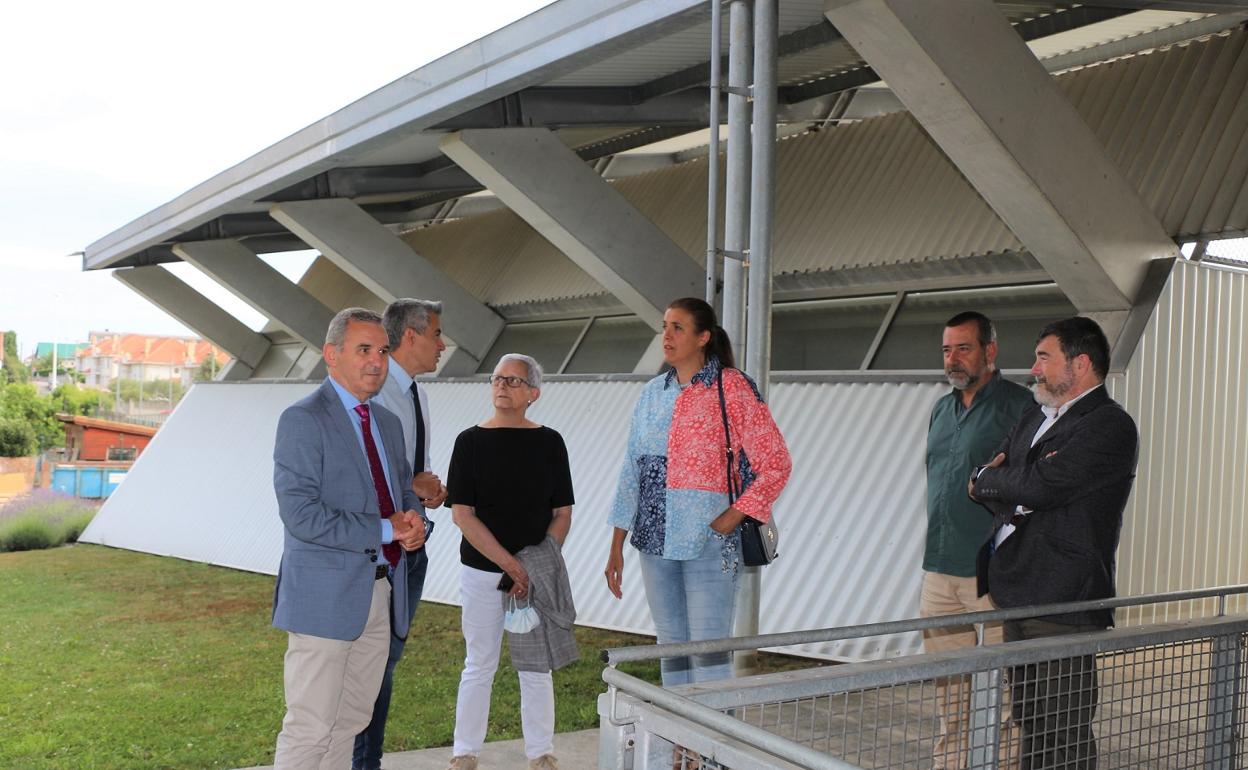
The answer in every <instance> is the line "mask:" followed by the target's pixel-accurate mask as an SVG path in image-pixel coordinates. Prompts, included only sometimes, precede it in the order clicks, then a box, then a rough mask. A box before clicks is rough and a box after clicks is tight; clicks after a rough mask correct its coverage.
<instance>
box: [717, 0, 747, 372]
mask: <svg viewBox="0 0 1248 770" xmlns="http://www.w3.org/2000/svg"><path fill="white" fill-rule="evenodd" d="M750 15H751V13H750V4H749V3H747V2H745V0H733V2H732V4H731V5H729V6H728V36H729V40H730V47H729V49H728V88H729V93H728V160H727V168H726V172H725V174H724V177H725V186H724V251H725V252H727V253H728V254H730V255H731V254H734V253H735V254H738V255H741V254H744V253H745V250H746V244H747V243H748V241H747V238H748V237H749V210H750V182H749V177H750V104H749V102H750V99H749V97H748V96H746V94H747V88H748V86H749V81H750V61H751V60H752V58H753V54H752V51H751V42H752V41H751V40H750V29H751V26H752V24H751V21H750ZM720 324H721V325H722V326H723V327H724V331H726V332H728V339H730V340H732V346H733V348H734V349H736V351H737V353H738V355H740V354H741V353H743V352H744V347H745V345H744V343H745V265H744V263H743V262H742V260H740V259H733V258H731V257H729V258H726V259H724V304H723V313H722V314H721V317H720Z"/></svg>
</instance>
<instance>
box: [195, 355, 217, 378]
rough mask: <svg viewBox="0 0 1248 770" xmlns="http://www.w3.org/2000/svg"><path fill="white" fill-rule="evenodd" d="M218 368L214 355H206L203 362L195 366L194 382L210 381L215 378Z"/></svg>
mask: <svg viewBox="0 0 1248 770" xmlns="http://www.w3.org/2000/svg"><path fill="white" fill-rule="evenodd" d="M219 369H220V367H219V366H217V358H216V356H214V355H210V356H208V357H207V358H205V359H204V361H203V363H201V364H200V365H199V366H197V367H196V368H195V382H212V381H213V380H215V379H216V378H217V371H218V370H219Z"/></svg>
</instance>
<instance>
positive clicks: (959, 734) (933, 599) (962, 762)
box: [919, 572, 1013, 770]
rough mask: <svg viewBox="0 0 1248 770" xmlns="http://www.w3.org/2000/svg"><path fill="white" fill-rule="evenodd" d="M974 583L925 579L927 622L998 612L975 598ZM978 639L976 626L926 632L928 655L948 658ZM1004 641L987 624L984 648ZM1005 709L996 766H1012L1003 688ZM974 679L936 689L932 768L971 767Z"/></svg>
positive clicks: (922, 600)
mask: <svg viewBox="0 0 1248 770" xmlns="http://www.w3.org/2000/svg"><path fill="white" fill-rule="evenodd" d="M975 594H976V584H975V578H973V577H955V576H953V575H944V574H941V573H939V572H924V573H923V590H922V593H921V594H920V596H919V614H920V615H921V616H922V617H925V618H928V617H933V616H936V615H954V614H957V613H960V612H980V611H983V610H991V609H995V608H994V607H993V606H992V602H991V601H990V600H989V598H988V597H987V596H982V597H980V596H976V595H975ZM978 640H979V637H978V634H977V633H976V630H975V626H974V625H965V626H950V627H948V628H941V629H937V630H932V631H924V632H923V651H924V652H944V651H946V650H956V649H959V648H962V647H973V646H975V645H976V644H977V643H978ZM1002 640H1003V636H1002V630H1001V624H1000V623H989V624H988V625H987V626H986V627H985V628H984V644H1000V643H1001V641H1002ZM1002 692H1003V701H1002V704H1001V721H1002V732H1001V737H1000V739H1001V744H1000V745H1001V753H1000V756H999V760H1000V761H999V762H998V766H999V767H1002V768H1005V767H1011V766H1012V765H1011V764H1010V763H1008V762H1006V761H1005V758H1006V757H1008V756H1010V754H1011V752H1013V748H1012V744H1013V740H1012V733H1011V732H1010V728H1011V726H1012V723H1011V722H1010V721H1009V713H1010V710H1009V704H1008V700H1006V699H1005V698H1007V697H1008V696H1007V695H1006V694H1007V693H1008V688H1002ZM971 695H972V692H971V682H970V677H969V676H966V677H951V678H948V679H942V680H939V681H938V682H937V684H936V713H937V718H938V720H939V727H938V732H937V735H936V740H935V742H934V743H933V745H932V766H933V767H934V768H937V770H961V768H964V767H966V766H967V760H968V757H967V753H966V752H967V748H968V741H967V728H968V727H969V725H970V717H971Z"/></svg>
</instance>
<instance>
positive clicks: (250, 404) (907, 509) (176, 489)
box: [82, 382, 943, 658]
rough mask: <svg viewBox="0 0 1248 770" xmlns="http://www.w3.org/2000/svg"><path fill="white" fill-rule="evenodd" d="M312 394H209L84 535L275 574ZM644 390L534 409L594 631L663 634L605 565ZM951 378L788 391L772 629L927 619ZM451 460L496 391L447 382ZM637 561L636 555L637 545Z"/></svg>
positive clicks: (444, 446)
mask: <svg viewBox="0 0 1248 770" xmlns="http://www.w3.org/2000/svg"><path fill="white" fill-rule="evenodd" d="M312 387H313V386H311V385H309V384H306V383H290V384H264V383H255V384H252V383H239V384H218V383H213V384H207V385H201V386H197V387H195V388H194V389H193V390H192V391H191V393H190V394H189V395H188V396H187V397H186V398H185V399H184V400H183V402H182V403H181V405H179V407H178V409H177V411H176V412H175V413H174V414H173V416H172V417H171V418H170V419H169V421H168V422H167V423H166V424H165V426H164V427H163V428H162V429H161V431H160V432H159V433H158V434H157V436H156V440H155V441H154V442H153V444H152V445H151V447H150V448H149V449H148V450H147V451H146V452H145V453H144V454H143V456H142V457H140V458H139V460H138V462H137V463H136V464H135V466H134V468H133V470H132V471H131V472H130V474H129V475H128V477H127V478H126V481H125V482H124V483H123V484H122V485H121V486H120V487H119V488H118V489H117V491H116V492H115V493H114V494H113V496H112V497H111V498H109V500H108V501H107V502H106V503H105V505H104V507H103V509H101V511H100V513H99V514H98V515H97V516H96V519H95V521H93V522H92V524H91V526H90V527H89V528H88V530H87V531H86V533H84V535H83V538H82V539H83V541H84V542H91V543H100V544H104V545H110V546H116V547H119V548H128V549H132V550H138V551H145V552H149V553H156V554H161V555H170V556H176V557H179V558H183V559H190V560H193V561H203V562H208V563H212V564H220V565H224V566H229V567H235V568H239V569H246V570H252V571H256V572H265V573H270V574H272V573H275V572H276V570H277V564H278V560H279V558H280V556H281V543H282V538H281V523H280V521H279V519H278V517H277V511H276V505H277V502H276V499H275V497H274V495H273V490H272V460H271V457H272V440H271V437H272V436H273V433H274V431H275V430H276V426H277V418H278V415H279V414H280V413H281V411H282V409H284V408H285V407H286V406H287V405H289V404H290V403H292V402H294V401H295V400H297V399H298V398H299V397H301V396H302V395H304V394H305V393H307V392H309V391H310V390H311V388H312ZM640 387H641V384H640V383H638V382H553V383H548V384H547V386H546V387H545V388H544V389H543V393H542V398H541V399H540V400H539V401H538V403H537V404H536V405H534V407H533V412H532V416H533V417H534V418H535V419H537V420H538V421H541V422H543V423H546V424H548V425H551V426H552V427H554V428H556V429H558V430H559V431H560V432H561V433H563V435H564V438H565V440H566V441H567V443H568V448H569V455H570V457H571V463H572V473H573V479H574V483H575V488H576V496H577V505H576V509H575V520H574V525H573V528H572V536H571V538H570V540H569V543H568V547H567V549H566V554H567V558H568V566H569V569H570V571H571V574H572V582H573V586H574V592H575V595H576V603H577V607H578V609H579V611H580V620H581V622H583V623H586V624H589V625H595V626H604V627H610V628H618V629H625V630H630V631H638V632H642V633H649V632H652V626H651V624H650V620H649V612H648V610H647V608H646V606H645V602H644V595H643V592H642V587H641V580H640V576H639V574H638V570H637V562H636V555H635V553H630V555H628V556H627V557H626V572H625V575H626V577H625V586H624V594H625V595H624V599H623V601H619V602H617V601H616V600H615V599H614V598H613V597H612V596H611V595H610V593H609V592H608V591H607V590H606V586H605V584H604V583H603V579H602V568H603V565H604V564H605V562H606V555H607V544H608V542H609V538H610V530H609V529H608V527H607V526H606V523H605V522H606V512H607V507H608V506H609V505H610V502H611V498H612V495H613V494H614V490H615V481H616V477H617V474H618V472H619V463H620V459H621V457H622V455H623V451H624V443H625V440H626V437H627V430H628V419H629V416H630V415H631V412H632V406H633V403H634V401H635V400H636V396H637V393H638V391H639V390H640ZM942 391H943V387H941V386H940V385H938V384H934V383H909V384H866V383H835V384H834V383H777V384H775V385H774V386H773V388H772V399H773V403H774V404H775V405H776V419H777V421H778V422H779V423H780V426H781V429H782V430H783V431H784V433H785V436H786V437H787V439H788V441H789V444H790V447H791V450H792V453H793V457H794V472H793V477H792V481H791V483H790V485H789V488H788V489H787V490H786V492H785V494H784V496H783V498H782V499H781V502H780V504H779V506H778V508H777V511H778V521H780V522H781V525H782V527H783V535H782V537H783V543H782V547H781V549H780V550H781V552H782V554H783V556H782V558H781V559H780V560H779V561H777V562H776V564H774V565H772V566H771V567H768V568H767V571H766V573H765V574H766V577H765V580H764V589H763V607H764V608H765V609H764V611H763V614H762V622H761V628H762V630H763V631H764V632H767V631H783V630H791V629H798V628H819V627H823V626H831V625H841V624H848V623H861V622H867V621H872V620H885V619H893V618H898V617H904V616H909V615H912V614H914V613H915V612H916V610H917V604H918V584H919V561H920V557H921V554H922V547H923V545H922V544H923V532H924V524H923V522H924V512H923V465H922V464H923V457H922V453H923V447H924V431H925V430H926V425H927V415H928V410H929V409H930V408H931V404H932V402H933V401H935V399H936V398H937V396H938V395H939V393H941V392H942ZM429 392H430V402H431V404H432V405H433V407H432V408H433V409H434V426H433V435H432V437H431V438H432V449H433V464H434V467H435V468H437V469H440V470H444V469H445V468H446V467H447V462H448V460H449V458H450V452H451V448H452V445H453V443H454V434H455V433H457V432H458V431H459V430H460V429H462V428H463V427H466V426H468V425H471V424H474V423H476V422H478V421H480V420H482V419H484V418H485V417H486V416H487V415H488V412H489V404H488V390H487V388H486V386H485V385H484V384H477V383H473V384H465V383H439V382H434V383H431V384H430V386H429ZM434 519H435V520H436V521H438V523H439V529H438V531H437V533H436V534H435V535H434V539H433V541H432V545H431V547H430V556H431V565H430V571H429V577H428V583H427V586H426V589H425V596H426V597H427V598H429V599H430V600H433V601H441V602H451V603H454V602H456V601H457V596H458V589H457V569H458V563H459V557H458V553H459V550H458V540H459V534H458V530H456V528H455V526H454V524H453V523H452V522H451V520H450V512H449V511H447V510H445V509H443V510H441V511H438V512H437V513H435V514H434ZM629 550H630V551H631V549H629ZM915 645H916V640H915V639H914V638H910V637H906V638H900V637H899V638H895V639H892V640H890V641H889V642H888V643H887V644H881V643H879V642H875V641H854V642H848V643H845V644H844V645H832V646H820V647H810V648H807V649H806V650H805V652H807V653H808V654H814V655H820V656H835V657H849V658H859V657H876V656H882V655H895V654H899V653H901V652H903V651H909V650H913V649H914V647H915Z"/></svg>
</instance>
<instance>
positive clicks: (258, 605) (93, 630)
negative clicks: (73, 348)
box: [0, 545, 810, 770]
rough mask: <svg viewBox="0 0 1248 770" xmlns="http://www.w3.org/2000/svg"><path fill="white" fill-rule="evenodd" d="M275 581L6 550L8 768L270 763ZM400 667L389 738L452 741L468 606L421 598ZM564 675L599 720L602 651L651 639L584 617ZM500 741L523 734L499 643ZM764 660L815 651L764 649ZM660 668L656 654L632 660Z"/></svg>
mask: <svg viewBox="0 0 1248 770" xmlns="http://www.w3.org/2000/svg"><path fill="white" fill-rule="evenodd" d="M272 594H273V578H272V577H269V576H265V575H254V574H251V573H246V572H237V571H234V570H229V569H223V568H219V567H209V566H206V565H203V564H194V563H191V562H185V561H180V560H177V559H169V558H161V557H156V556H149V555H146V554H139V553H133V552H129V551H120V550H114V549H109V548H102V547H99V546H90V545H75V546H66V547H63V548H55V549H52V550H47V551H26V552H20V553H5V554H0V768H4V769H5V770H7V769H8V768H13V769H14V770H18V769H20V770H50V769H51V768H57V769H60V768H64V769H65V770H87V769H89V768H91V769H94V768H125V769H126V770H131V769H141V768H196V769H198V768H236V767H245V766H249V765H257V764H265V763H269V762H271V761H272V757H273V740H274V738H275V736H276V734H277V730H278V728H279V726H280V723H281V718H282V713H283V704H282V689H281V681H282V654H283V652H284V651H285V648H286V635H285V633H284V632H281V631H277V630H276V629H274V628H272V627H271V626H270V625H269V611H270V606H271V605H270V603H271V601H272ZM416 628H417V629H418V631H417V632H414V633H413V635H412V637H411V638H410V639H409V640H408V644H407V651H406V652H405V653H404V656H403V660H402V661H401V662H400V663H399V668H398V670H397V672H396V675H395V694H394V701H393V705H392V706H391V712H390V725H389V727H388V730H387V735H386V744H387V745H386V750H387V751H401V750H407V749H417V748H424V747H428V746H444V745H449V744H450V742H451V731H452V729H453V727H454V724H453V723H454V712H455V690H456V687H457V686H458V683H459V670H460V666H461V664H462V662H463V656H464V648H463V639H462V637H461V636H460V632H459V610H458V608H455V607H448V606H444V605H437V604H421V606H420V609H419V610H418V611H417V616H416ZM577 639H578V641H579V642H580V644H581V662H580V663H578V664H576V665H574V666H571V667H569V668H567V669H564V670H562V671H558V672H556V673H555V689H556V693H555V703H556V707H557V709H558V711H557V715H556V718H557V726H558V729H559V731H561V732H562V731H568V730H581V729H584V728H587V727H594V726H596V725H597V723H598V717H597V708H596V702H595V699H596V697H597V694H598V693H599V692H602V691H603V689H604V688H605V685H603V683H602V680H601V678H600V677H601V671H602V665H601V663H599V658H598V652H599V650H601V649H603V648H605V647H620V646H627V645H630V644H641V643H646V642H648V641H650V640H649V639H647V638H644V637H638V636H631V635H628V634H621V633H614V632H608V631H599V630H596V629H589V628H578V629H577ZM503 661H504V662H503V666H502V668H503V669H504V670H503V671H500V673H499V676H498V678H497V679H496V683H495V687H494V700H493V704H492V707H491V709H490V733H489V736H490V740H497V739H504V738H516V737H519V736H520V718H519V714H520V711H519V687H518V684H517V681H516V677H515V674H514V672H513V671H512V669H511V667H510V665H509V662H508V660H507V656H506V655H505V654H504V656H503ZM765 665H766V667H767V668H768V669H769V670H775V669H777V668H789V667H805V666H809V665H810V662H809V661H801V662H799V661H791V660H789V659H784V658H778V657H775V656H767V658H766V663H765ZM622 668H623V670H625V671H628V672H629V673H631V674H634V675H637V676H641V677H643V678H646V679H648V680H650V681H656V682H657V681H658V664H657V662H647V663H638V664H630V665H627V666H623V667H622Z"/></svg>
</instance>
